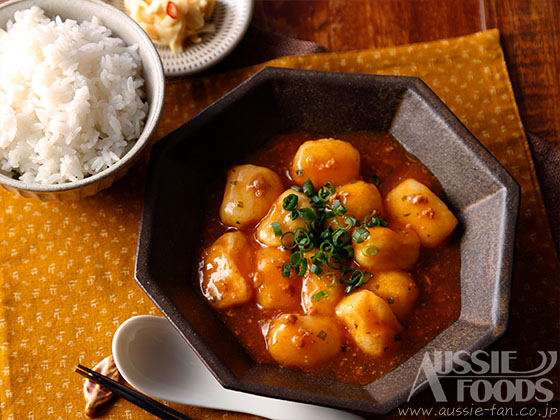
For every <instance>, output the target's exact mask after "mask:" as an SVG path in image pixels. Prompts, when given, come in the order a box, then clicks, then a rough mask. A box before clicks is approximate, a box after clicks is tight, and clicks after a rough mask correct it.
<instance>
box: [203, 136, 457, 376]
mask: <svg viewBox="0 0 560 420" xmlns="http://www.w3.org/2000/svg"><path fill="white" fill-rule="evenodd" d="M323 137H334V138H337V139H340V140H345V141H348V142H350V143H351V144H352V145H354V147H356V148H357V149H358V150H359V151H360V155H361V176H362V178H363V179H364V180H366V181H368V182H371V179H372V176H374V175H377V176H378V177H379V178H380V179H381V183H380V184H379V187H378V188H379V191H380V192H381V194H382V195H383V196H385V195H386V194H387V193H388V192H389V191H390V190H391V189H392V188H394V187H395V186H397V185H398V184H399V183H400V182H401V181H403V180H405V179H406V178H414V179H416V180H418V181H419V182H421V183H423V184H425V185H426V186H427V187H428V188H430V189H431V190H432V191H433V192H434V193H436V194H437V195H438V196H439V197H441V198H442V199H444V201H445V197H444V196H443V190H442V188H441V185H440V184H439V182H438V181H437V179H436V178H435V177H434V176H433V175H432V174H431V173H430V171H429V170H428V169H427V168H426V167H425V166H424V165H423V164H422V163H421V162H420V161H419V160H418V159H416V158H415V157H414V156H412V155H411V154H409V153H408V152H406V150H404V148H403V147H402V146H401V145H400V144H399V143H398V142H397V141H396V140H395V139H394V138H393V137H392V136H391V135H390V134H386V133H351V134H348V133H347V134H344V133H340V134H336V135H329V136H324V135H320V134H310V133H302V132H292V133H286V134H283V135H280V136H278V137H276V138H274V139H272V140H270V141H269V142H267V143H266V145H264V147H263V148H261V149H259V150H256V151H255V152H254V153H252V154H251V155H249V156H247V157H246V158H245V159H244V160H243V162H236V164H254V165H259V166H265V167H268V168H270V169H272V170H274V171H275V172H276V173H277V174H278V175H280V177H281V178H282V181H283V183H284V186H285V187H286V188H289V187H290V186H292V185H294V184H293V182H292V181H291V179H290V177H289V173H288V168H289V167H290V165H291V161H292V158H293V156H294V155H295V153H296V151H297V149H298V148H299V146H300V145H301V144H302V143H304V142H305V141H307V140H313V139H319V138H323ZM224 184H225V179H224V182H223V183H222V185H219V186H215V187H214V189H213V190H212V191H210V193H209V194H208V196H207V202H206V206H205V210H206V212H205V220H204V222H203V223H204V226H203V232H204V233H203V234H202V236H201V243H200V253H201V254H202V251H203V250H204V249H205V248H207V247H208V246H209V245H211V244H212V242H214V241H215V240H216V239H217V238H218V237H219V236H220V235H222V234H223V233H224V232H226V231H227V230H229V229H231V228H229V227H227V226H224V225H223V224H222V223H221V222H220V217H219V206H220V203H221V200H222V196H223V191H224ZM246 233H247V237H249V238H251V240H252V241H253V242H252V244H251V246H252V247H253V248H254V250H256V249H258V248H259V247H260V245H259V244H258V243H257V241H256V240H254V235H253V229H250V231H249V232H246ZM460 262H461V261H460V253H459V235H458V233H457V230H456V231H455V233H454V234H452V235H451V236H450V237H449V238H448V239H447V240H446V241H445V243H444V244H443V245H442V246H441V247H439V248H437V249H425V248H422V250H421V256H420V259H419V261H418V263H417V264H416V266H415V268H414V269H413V270H412V271H411V274H412V276H413V278H414V281H415V282H416V284H417V285H418V287H419V289H420V296H419V299H418V302H417V303H416V306H415V309H414V310H413V313H412V314H411V315H410V316H409V317H408V318H407V320H406V325H405V329H404V331H402V333H400V334H399V335H400V338H401V340H400V342H399V343H397V345H396V346H394V348H393V349H392V350H390V351H388V352H387V353H386V354H384V355H383V357H380V358H373V357H371V356H368V355H366V354H364V353H363V352H362V351H360V350H359V349H358V348H357V347H356V345H355V344H353V342H352V339H351V338H350V337H349V336H348V339H347V340H346V342H345V344H344V346H343V348H342V350H341V352H340V353H339V354H338V356H336V357H335V358H334V359H332V360H331V361H329V362H328V363H325V364H321V365H319V366H313V367H309V368H305V369H302V370H304V371H305V372H307V373H309V374H311V375H315V376H319V377H326V378H331V379H336V380H338V381H342V382H350V383H358V384H366V383H369V382H371V381H372V380H374V379H376V378H379V377H381V376H383V375H385V374H386V373H388V372H389V371H391V370H392V369H394V368H395V367H397V366H398V365H399V364H401V363H403V362H404V361H405V360H406V359H408V358H409V357H410V356H412V355H413V354H414V353H416V352H417V351H418V350H419V349H420V348H422V347H423V346H424V345H425V344H426V343H428V342H429V341H430V340H432V339H433V338H434V337H436V336H437V335H438V334H439V333H440V332H442V331H443V330H444V329H445V328H447V327H448V326H449V325H450V324H451V323H453V322H454V321H455V320H456V319H457V318H458V317H459V313H460V309H461V298H460ZM280 312H281V311H280V310H270V309H261V308H259V307H258V306H257V304H256V303H254V302H250V303H248V304H245V305H242V306H238V307H234V308H230V309H227V310H223V311H221V312H220V314H221V316H222V319H223V320H224V322H225V323H226V324H227V325H228V327H229V328H230V329H231V330H232V331H233V332H234V333H235V335H236V336H237V337H238V339H239V341H240V342H241V343H242V344H243V345H244V346H245V348H246V349H247V351H248V352H249V353H250V354H251V355H252V356H253V358H254V359H255V360H257V361H258V362H261V363H275V362H274V361H273V359H272V358H271V357H270V355H269V354H268V351H267V349H266V340H265V336H264V334H263V329H266V325H267V323H268V322H269V320H270V319H272V318H274V317H275V316H276V315H277V314H279V313H280ZM302 313H303V312H302Z"/></svg>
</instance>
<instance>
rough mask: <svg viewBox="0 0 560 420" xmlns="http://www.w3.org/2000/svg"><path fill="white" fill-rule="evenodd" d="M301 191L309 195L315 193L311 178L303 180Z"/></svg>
mask: <svg viewBox="0 0 560 420" xmlns="http://www.w3.org/2000/svg"><path fill="white" fill-rule="evenodd" d="M302 190H303V193H304V194H305V195H306V196H308V197H311V196H313V195H315V187H314V186H313V183H312V182H311V180H310V179H309V178H308V179H307V181H305V182H304V183H303V189H302Z"/></svg>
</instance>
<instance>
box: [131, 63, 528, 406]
mask: <svg viewBox="0 0 560 420" xmlns="http://www.w3.org/2000/svg"><path fill="white" fill-rule="evenodd" d="M314 75H316V76H317V77H322V78H326V79H329V80H339V81H342V82H343V83H350V82H351V81H358V80H363V79H364V78H365V79H368V80H371V81H376V82H380V83H391V84H395V85H398V86H400V87H403V88H406V89H408V90H410V91H412V92H413V93H414V94H416V95H419V96H421V97H422V99H423V100H425V101H426V102H427V104H428V105H429V107H430V108H432V109H435V110H436V111H437V118H440V119H441V120H442V121H443V122H444V123H445V124H447V125H448V126H449V127H451V129H452V130H454V132H456V133H457V134H458V136H460V137H461V139H462V140H463V142H464V144H465V145H466V147H467V148H468V149H469V150H470V151H472V152H473V153H474V154H475V157H476V158H477V159H480V161H481V164H483V165H485V166H486V167H488V168H490V173H491V175H492V177H494V178H493V179H495V181H496V182H497V183H498V184H499V185H500V186H501V187H502V188H503V191H504V194H505V198H504V200H505V201H504V202H505V206H506V207H507V211H506V212H505V214H504V216H503V220H502V222H503V225H502V230H501V234H502V237H501V238H500V246H501V248H500V250H499V259H498V267H496V269H497V271H498V272H499V278H498V279H497V280H496V281H497V283H498V284H499V287H498V289H497V290H496V301H497V302H494V303H497V304H495V305H494V306H493V307H492V315H493V316H492V320H491V322H490V323H488V324H484V325H481V327H480V331H479V335H478V336H477V339H476V340H474V341H471V342H470V343H469V345H466V346H465V347H464V348H463V349H464V350H466V351H469V352H472V351H475V350H477V349H482V348H485V347H487V346H488V345H490V344H491V343H493V342H494V341H496V340H497V339H498V338H499V337H501V336H502V335H503V333H504V332H505V331H506V328H507V322H508V313H509V298H510V283H511V274H512V263H513V251H514V240H515V229H516V223H517V217H518V212H519V200H520V188H519V185H518V184H517V183H516V181H515V180H514V179H513V178H512V177H511V175H510V174H509V173H508V172H507V171H506V170H505V168H503V167H502V166H501V165H500V163H499V162H498V161H497V160H496V159H495V158H494V157H493V156H492V155H491V154H490V153H489V152H488V151H487V150H486V149H485V148H484V146H483V145H482V144H481V143H480V142H479V141H478V140H477V139H476V138H475V137H474V136H473V135H472V134H471V133H470V132H469V131H468V130H467V129H466V128H465V126H464V125H463V124H462V123H461V122H460V121H459V120H458V118H457V117H456V116H455V115H454V114H453V113H452V112H451V111H450V110H449V109H448V108H447V107H446V105H445V104H444V103H443V102H442V101H441V100H440V99H439V98H438V97H437V96H436V95H435V94H434V93H433V92H432V91H431V90H430V89H429V87H428V86H427V85H426V84H425V83H424V82H423V81H421V80H420V79H418V78H415V77H408V76H381V75H363V74H344V73H329V72H318V71H307V70H294V69H283V68H270V67H269V68H264V69H262V70H261V71H259V72H258V73H256V74H255V75H253V76H252V77H251V78H249V79H248V80H246V81H245V82H243V83H242V84H240V85H239V86H238V87H237V88H235V89H234V90H232V91H231V92H229V93H228V94H226V95H225V96H223V97H222V98H221V99H219V100H218V101H216V102H215V103H213V104H212V105H210V106H209V107H208V108H206V109H205V110H204V111H202V112H201V113H199V114H198V115H197V116H195V117H194V118H192V119H191V120H190V121H188V122H187V123H185V124H184V125H183V126H181V127H180V128H179V129H178V130H182V131H181V133H182V136H181V139H183V138H188V137H189V135H190V134H192V133H194V132H196V130H198V129H199V128H200V127H202V126H203V125H205V124H207V123H208V122H210V121H212V118H213V115H214V114H215V113H219V112H221V111H223V110H224V109H227V108H228V107H230V106H232V105H233V104H234V103H235V102H236V100H237V99H238V98H239V97H242V96H243V95H245V94H246V93H247V92H249V91H250V90H251V89H252V88H253V87H254V86H258V85H259V84H263V83H267V82H269V81H271V80H274V79H275V78H282V77H311V76H314ZM209 111H210V112H209ZM181 139H179V138H177V137H176V138H168V139H164V140H163V141H160V142H158V143H157V144H156V145H155V146H154V148H153V151H152V155H151V159H150V169H149V174H150V175H151V176H150V177H148V180H147V184H146V194H145V202H144V209H143V213H142V220H141V224H140V227H141V229H140V235H139V240H138V249H137V260H136V267H135V277H136V280H137V282H138V284H139V286H140V287H141V288H142V289H143V290H144V292H145V293H146V294H147V295H148V296H149V297H150V298H151V299H152V300H153V302H154V303H155V305H156V306H157V307H158V308H159V310H160V311H161V312H162V313H163V314H164V315H165V316H166V317H167V318H168V319H169V320H170V321H171V322H172V323H173V324H174V326H175V327H176V328H177V329H178V330H179V332H180V333H181V335H182V336H183V337H184V338H185V340H186V341H187V343H188V344H189V345H190V346H191V348H192V349H193V351H194V352H195V353H196V354H197V355H198V356H199V357H200V358H201V360H202V361H203V362H204V364H205V365H206V366H207V367H208V368H209V370H210V371H211V372H212V373H213V375H214V376H215V377H216V379H217V380H218V381H219V382H220V383H221V384H222V385H223V386H224V387H225V388H229V389H234V390H237V391H243V392H248V393H253V394H258V395H263V396H268V397H276V398H282V399H287V400H293V401H301V402H306V403H311V404H318V405H326V406H332V407H338V408H344V409H349V410H357V411H363V412H370V413H376V414H384V413H387V412H389V411H390V410H392V409H394V408H395V407H396V406H398V405H400V404H402V403H403V402H405V401H406V400H407V398H408V397H409V393H410V390H411V387H412V384H410V383H406V384H403V385H402V387H401V388H400V389H398V390H393V391H391V392H390V395H387V396H386V398H385V399H384V400H383V401H382V402H379V403H372V402H371V401H362V400H355V401H348V400H344V399H337V397H336V396H332V398H323V397H320V396H315V395H307V394H306V395H302V393H301V392H299V391H297V390H293V389H288V388H279V387H270V386H265V385H260V384H256V383H250V382H244V381H243V380H240V379H238V378H237V377H235V375H233V373H232V372H231V371H230V370H229V369H228V368H227V367H226V366H225V365H224V364H223V363H222V362H221V361H220V359H219V358H218V357H217V356H216V354H215V353H214V352H213V351H212V350H211V349H210V348H209V347H208V346H207V345H206V344H205V342H204V340H203V339H202V338H201V336H200V335H199V334H198V333H197V332H196V330H195V329H194V328H193V326H192V325H191V324H190V323H189V322H188V321H187V320H186V319H185V318H184V316H183V315H182V314H181V313H180V312H179V311H178V309H177V308H176V307H175V306H174V304H173V303H172V302H171V300H170V299H169V298H168V297H167V296H166V295H165V294H164V293H163V291H162V290H161V288H160V287H159V286H158V284H157V281H156V280H155V279H153V278H152V277H151V275H150V269H149V266H148V258H149V256H148V251H147V250H148V246H147V245H148V242H149V239H150V238H149V231H150V228H151V226H152V224H153V212H152V209H153V208H154V206H155V203H156V201H157V194H156V190H155V188H156V186H157V184H158V182H159V181H158V176H159V169H160V168H161V166H162V165H164V162H163V161H162V160H161V156H162V155H163V154H165V153H166V151H167V150H170V149H172V148H173V147H174V145H175V144H176V143H177V142H179V141H182V140H181ZM461 287H462V288H463V284H462V286H461ZM462 318H463V313H462V314H461V317H460V319H458V320H457V321H456V322H455V323H454V324H452V325H451V326H450V327H448V328H447V329H446V330H444V331H443V332H442V333H440V335H438V336H437V337H436V338H435V339H433V340H432V341H430V342H429V343H428V344H427V345H426V346H425V347H424V348H423V349H421V350H420V351H419V352H417V355H418V353H420V352H421V351H423V350H426V349H427V348H429V347H431V346H434V345H435V346H437V345H438V344H435V343H436V341H438V339H439V338H440V336H442V335H443V334H444V333H445V332H447V331H448V330H450V329H451V328H453V327H455V328H459V329H460V328H462V327H464V325H463V324H462ZM411 360H412V358H411V359H409V360H407V361H406V362H404V363H403V365H404V364H407V363H409V362H410V361H411ZM403 365H400V366H399V367H397V368H396V369H395V370H393V371H392V372H390V373H389V374H387V375H385V376H384V377H382V378H380V379H378V380H377V381H374V382H373V383H380V386H381V387H383V386H384V384H383V381H384V379H386V378H387V377H388V376H390V375H393V374H394V372H396V371H398V370H399V369H401V368H402V366H403ZM427 386H428V384H427V383H424V384H423V385H422V386H420V387H418V388H417V389H416V390H415V392H414V393H413V394H414V395H416V394H417V393H418V392H420V391H421V390H422V389H424V388H426V387H427ZM380 389H382V388H380Z"/></svg>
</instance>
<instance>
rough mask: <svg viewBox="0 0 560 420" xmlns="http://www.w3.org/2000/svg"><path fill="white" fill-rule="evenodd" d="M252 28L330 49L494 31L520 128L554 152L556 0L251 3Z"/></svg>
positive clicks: (557, 131)
mask: <svg viewBox="0 0 560 420" xmlns="http://www.w3.org/2000/svg"><path fill="white" fill-rule="evenodd" d="M253 24H254V25H255V26H257V27H259V28H260V29H265V30H269V31H272V32H276V33H279V34H283V35H288V36H291V37H295V38H299V39H304V40H308V41H314V42H317V43H320V44H322V45H323V46H325V47H327V48H328V49H330V50H332V51H348V50H356V49H366V48H379V47H390V46H396V45H401V44H408V43H412V42H421V41H431V40H436V39H441V38H449V37H456V36H461V35H466V34H469V33H473V32H478V31H483V30H486V29H491V28H498V29H499V30H500V33H501V43H502V48H503V50H504V53H505V57H506V62H507V66H508V70H509V73H510V78H511V81H512V84H513V88H514V91H515V96H516V99H517V104H518V106H519V111H520V114H521V118H522V121H523V124H524V126H525V129H526V130H527V131H528V132H530V133H533V134H535V135H538V136H539V137H541V138H542V139H544V140H546V141H548V142H550V143H551V144H554V145H555V146H556V147H560V66H559V64H560V59H559V57H560V0H256V2H255V10H254V17H253Z"/></svg>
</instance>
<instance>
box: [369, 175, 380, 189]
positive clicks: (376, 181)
mask: <svg viewBox="0 0 560 420" xmlns="http://www.w3.org/2000/svg"><path fill="white" fill-rule="evenodd" d="M371 182H373V184H374V185H375V186H376V187H379V184H381V178H379V176H378V175H377V174H373V175H372V176H371Z"/></svg>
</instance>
